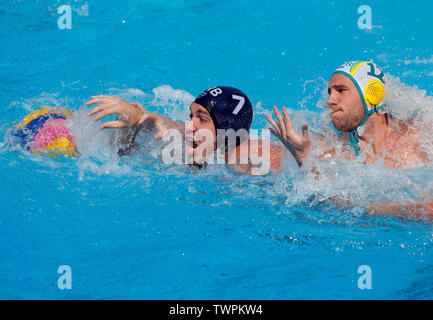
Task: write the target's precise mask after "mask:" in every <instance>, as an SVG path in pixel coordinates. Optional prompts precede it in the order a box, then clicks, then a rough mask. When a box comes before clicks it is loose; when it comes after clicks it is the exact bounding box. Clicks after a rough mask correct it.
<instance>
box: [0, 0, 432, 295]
mask: <svg viewBox="0 0 433 320" xmlns="http://www.w3.org/2000/svg"><path fill="white" fill-rule="evenodd" d="M65 4H66V5H70V6H71V7H72V9H73V10H72V29H70V30H60V29H59V28H58V26H57V20H58V19H59V17H60V16H61V14H58V13H57V8H58V7H59V6H61V5H65ZM366 4H367V5H369V6H370V7H371V9H372V22H373V23H372V24H373V29H372V30H368V31H366V30H360V29H359V28H358V26H357V20H358V18H359V16H360V14H358V13H357V9H358V7H359V5H360V4H359V3H358V2H357V1H342V0H341V1H329V2H323V1H306V2H299V3H292V2H288V1H255V0H254V1H252V0H238V1H228V0H227V1H205V0H192V1H173V0H170V1H166V0H153V1H150V0H149V1H145V0H143V1H138V0H137V1H122V2H120V1H113V0H109V1H80V0H77V1H54V0H51V1H48V0H43V1H37V2H35V1H17V0H15V1H8V0H5V1H2V2H1V3H0V22H1V23H0V35H1V41H0V134H1V137H2V138H1V140H0V174H1V177H2V178H1V192H0V254H1V256H0V258H1V263H0V298H1V299H26V298H31V299H75V298H77V299H113V298H114V299H292V298H300V299H384V298H385V299H386V298H391V299H432V298H433V286H432V283H433V281H432V280H433V276H432V275H433V273H432V270H433V255H432V253H433V252H432V249H433V248H432V241H433V232H432V231H433V230H432V225H431V223H430V222H426V221H422V222H419V221H413V220H411V219H406V218H394V217H389V216H386V217H380V216H379V217H371V216H368V215H367V214H366V212H365V208H366V207H367V206H368V203H369V199H372V200H375V199H380V197H383V198H384V199H397V200H399V201H400V200H402V199H403V200H404V199H405V198H411V199H412V198H416V195H417V194H421V195H426V194H431V190H432V185H431V182H430V181H432V179H431V177H430V176H431V173H429V172H433V171H432V170H431V169H432V168H431V165H425V166H421V167H417V168H414V169H408V170H397V171H391V170H384V169H383V167H382V166H381V165H380V164H378V165H377V166H370V167H365V166H360V165H357V164H355V163H353V164H350V163H349V164H347V163H346V164H342V163H337V164H336V165H335V164H334V165H333V166H330V168H329V170H328V174H329V180H326V179H325V181H323V182H319V183H317V184H313V181H314V179H312V178H311V177H310V176H309V175H308V172H307V171H305V170H298V169H297V168H296V164H295V163H294V161H293V159H291V158H290V157H287V158H286V159H285V163H286V168H285V169H284V170H282V172H280V173H279V174H275V175H272V176H270V177H266V178H263V177H247V176H242V175H238V174H236V173H233V172H232V171H231V170H229V169H227V168H226V167H224V166H214V167H212V166H211V167H210V168H208V169H206V170H193V169H190V168H188V167H186V166H167V165H164V164H162V163H161V162H159V161H157V160H156V159H155V157H154V156H153V153H154V152H155V149H157V147H158V145H157V144H156V143H154V142H152V141H151V140H149V139H147V138H146V137H142V141H143V144H144V145H145V146H147V148H146V149H147V150H148V152H143V153H140V154H138V155H135V156H131V157H123V158H118V157H117V153H116V150H115V147H113V146H111V145H110V143H109V136H110V133H109V132H108V131H103V132H100V131H98V129H97V125H95V124H93V123H91V122H90V121H88V120H87V118H86V117H85V111H86V110H87V108H86V107H85V106H84V103H85V102H86V101H87V99H88V98H89V97H90V96H91V95H94V94H113V95H117V96H120V97H123V98H125V99H127V100H128V101H130V102H133V101H138V102H140V103H143V104H144V105H145V106H146V107H147V108H148V109H149V110H157V111H160V112H165V113H167V114H169V115H170V116H171V117H173V118H175V119H178V120H180V119H184V118H186V117H187V115H188V113H187V112H188V111H187V108H188V103H189V102H191V98H192V96H195V95H197V94H199V93H200V92H201V91H203V90H204V89H206V88H208V87H211V86H214V85H230V86H235V87H238V88H240V89H241V90H243V91H244V92H245V93H247V94H248V96H249V97H250V100H251V101H252V103H253V105H255V111H256V113H255V117H254V120H253V128H265V127H266V120H265V118H264V114H265V113H266V112H268V111H270V110H271V109H272V106H273V105H277V106H282V105H285V106H288V107H290V108H291V109H293V112H295V110H298V111H301V113H299V114H300V116H299V117H300V119H299V120H303V119H307V120H311V121H312V122H313V124H314V123H315V122H314V121H318V119H320V114H321V111H322V110H321V108H320V106H318V105H317V103H318V101H319V99H320V98H321V97H322V91H323V89H324V88H326V81H327V80H328V78H329V76H330V75H331V73H332V71H333V70H334V69H335V68H336V67H337V66H339V65H340V64H341V63H342V62H344V61H350V60H369V59H374V61H375V62H376V63H378V64H379V65H381V66H382V67H383V68H384V69H385V71H386V72H387V73H390V74H391V75H393V76H395V77H398V78H399V79H400V81H401V82H402V83H405V84H406V85H407V86H408V87H409V88H411V89H412V90H414V91H413V92H415V93H416V94H417V97H418V100H417V101H418V102H419V101H421V102H425V104H426V105H428V104H429V103H431V100H429V98H428V97H425V96H431V95H433V81H432V80H433V41H432V36H433V22H432V20H431V11H432V9H433V3H432V2H431V1H413V2H411V4H410V5H408V4H407V2H405V1H374V2H371V3H366ZM408 17H412V18H410V19H409V18H408ZM415 86H417V88H415ZM421 90H425V92H422V91H421ZM410 92H412V91H410ZM413 92H412V93H413ZM407 101H408V103H409V104H410V102H411V99H410V98H409V99H408V100H407ZM414 101H415V100H414ZM418 102H417V103H418ZM47 104H48V105H53V106H54V105H62V106H67V107H69V108H70V109H72V110H76V111H77V115H78V117H77V122H76V123H75V124H74V125H73V127H74V130H75V133H76V135H77V136H79V138H80V141H79V144H78V147H79V149H80V152H81V153H82V157H80V158H79V159H70V158H66V159H62V158H56V159H53V158H47V157H44V156H37V155H33V154H27V153H25V152H23V151H22V150H19V149H17V148H16V147H14V146H11V145H10V143H9V133H8V132H9V131H8V130H9V128H11V126H12V125H13V122H14V121H17V120H20V119H21V118H22V117H24V116H25V115H26V114H27V113H29V112H30V111H33V110H36V109H38V108H40V107H41V106H43V105H47ZM430 105H431V104H430ZM295 114H296V113H294V115H295ZM295 119H296V116H295ZM295 123H297V125H298V124H300V123H302V121H295ZM335 173H338V174H339V175H338V178H337V176H336V175H335ZM375 188H377V189H375ZM335 194H346V195H347V194H348V195H350V196H351V197H352V199H353V201H354V203H355V204H356V205H355V207H354V208H337V207H335V205H333V204H332V203H330V202H328V201H326V198H327V197H330V196H332V195H335ZM376 196H377V198H375V197H376ZM61 265H69V266H70V267H71V270H72V289H71V290H60V289H59V288H58V286H57V280H58V278H59V276H60V274H58V273H57V270H58V267H59V266H61ZM361 265H368V266H370V267H371V270H372V289H371V290H360V289H359V288H358V285H357V283H358V279H359V277H360V276H361V275H360V274H358V273H357V270H358V267H359V266H361Z"/></svg>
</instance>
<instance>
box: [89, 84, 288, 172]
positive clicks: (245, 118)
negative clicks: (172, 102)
mask: <svg viewBox="0 0 433 320" xmlns="http://www.w3.org/2000/svg"><path fill="white" fill-rule="evenodd" d="M94 104H98V106H96V107H94V108H93V109H92V110H90V112H89V113H88V115H89V116H93V115H96V116H95V117H94V118H93V120H94V121H97V120H100V119H102V118H104V117H106V116H108V115H111V114H117V115H118V118H117V120H115V121H109V122H106V123H104V124H102V125H101V127H100V128H101V129H104V128H122V127H128V126H134V125H139V128H140V129H141V128H142V127H143V126H146V127H147V128H148V129H149V128H151V129H155V130H156V134H155V136H154V139H155V140H159V139H161V138H162V137H163V136H164V134H166V133H167V131H168V130H169V129H172V128H176V129H178V130H179V131H180V132H182V133H184V137H185V153H186V154H187V155H189V156H190V157H191V158H192V159H193V161H192V164H195V165H197V166H202V165H203V164H206V162H207V159H208V158H209V156H210V155H211V154H213V153H214V152H215V151H216V150H217V149H220V150H221V151H222V152H223V154H224V156H225V162H226V163H228V164H230V165H232V166H233V167H235V168H236V169H237V170H239V171H241V172H245V173H253V174H255V173H254V172H252V169H253V166H252V164H251V161H250V160H248V161H247V162H242V160H241V158H242V157H244V158H243V159H245V156H246V158H248V159H250V158H254V157H256V158H257V157H266V159H264V161H267V163H268V164H269V165H268V170H265V172H263V173H267V172H268V171H269V170H276V169H279V168H280V167H281V158H282V156H283V148H282V147H278V146H276V145H274V144H272V143H270V142H269V141H267V142H269V143H264V142H263V141H261V140H252V139H250V137H249V131H250V126H251V122H252V120H253V107H252V105H251V102H250V100H249V99H248V97H247V95H246V94H245V93H243V92H242V91H241V90H239V89H236V88H233V87H225V86H217V87H212V88H209V89H207V90H205V91H203V92H202V93H201V94H200V95H198V96H197V98H196V99H195V100H194V102H193V103H192V104H191V105H190V121H188V122H187V123H186V124H184V123H182V122H178V121H173V120H171V119H169V118H168V117H167V116H164V115H161V114H158V113H156V112H148V111H147V110H146V109H145V108H144V107H143V106H141V105H140V104H138V103H128V102H126V101H125V100H123V99H120V98H117V97H111V96H105V95H101V96H92V97H91V100H90V101H88V102H87V105H94ZM266 171H267V172H266Z"/></svg>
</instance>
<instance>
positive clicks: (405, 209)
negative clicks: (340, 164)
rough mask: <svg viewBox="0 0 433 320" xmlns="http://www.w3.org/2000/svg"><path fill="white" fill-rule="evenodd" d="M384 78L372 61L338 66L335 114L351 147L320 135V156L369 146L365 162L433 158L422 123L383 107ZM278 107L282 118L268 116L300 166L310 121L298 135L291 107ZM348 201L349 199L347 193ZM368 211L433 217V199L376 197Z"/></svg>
mask: <svg viewBox="0 0 433 320" xmlns="http://www.w3.org/2000/svg"><path fill="white" fill-rule="evenodd" d="M385 81H386V80H385V77H384V73H383V71H382V69H381V68H380V67H379V66H377V65H376V64H374V63H372V62H366V61H357V62H349V63H345V64H343V65H342V66H340V67H338V68H337V69H336V70H335V72H334V73H333V74H332V76H331V79H330V81H329V84H328V94H329V97H328V105H329V108H330V109H331V119H330V120H331V123H332V125H333V127H334V129H335V130H336V131H337V137H338V138H337V139H341V141H342V142H343V144H344V145H346V146H347V147H346V148H344V147H343V148H336V147H335V143H336V141H330V139H328V137H326V136H325V137H323V136H321V135H315V136H314V141H315V143H317V144H318V147H319V150H320V153H319V154H321V156H320V157H321V158H325V157H326V158H327V157H338V158H340V159H354V158H355V157H356V156H358V155H359V154H360V153H361V152H364V154H365V161H364V163H374V162H375V161H376V160H377V159H379V157H382V158H383V159H384V162H385V164H386V166H388V167H390V168H405V167H410V166H413V165H415V164H418V163H424V162H429V161H430V160H429V157H428V155H427V153H426V152H425V151H423V150H422V148H421V145H420V141H419V130H420V129H419V128H418V127H416V126H414V125H413V123H412V121H402V120H398V119H393V118H391V117H390V115H389V113H386V112H384V105H383V98H384V96H385V94H386V92H385ZM387 107H390V106H387ZM274 112H275V115H276V117H277V119H278V122H276V121H275V120H273V119H272V117H271V116H270V115H267V116H266V117H267V119H268V121H269V123H270V124H271V126H272V128H270V130H271V132H272V133H273V134H274V135H275V136H277V137H278V138H279V139H280V140H281V142H282V143H283V144H284V145H285V146H286V148H287V149H288V150H289V151H290V152H291V153H292V155H293V156H294V157H295V159H296V160H297V162H298V165H299V166H301V165H302V163H303V161H304V160H305V159H306V158H307V157H308V156H309V154H310V150H311V149H312V140H311V139H310V136H309V134H308V124H304V125H303V126H302V135H298V134H297V133H296V132H295V131H294V129H293V126H292V122H291V119H290V117H289V115H288V113H287V110H286V108H284V107H283V114H282V115H281V113H280V112H279V111H278V109H277V107H274ZM330 136H331V137H332V136H334V135H330ZM316 173H318V172H316ZM344 201H345V202H346V203H350V200H348V199H345V200H344ZM368 211H369V213H380V214H390V215H399V214H410V215H413V216H415V215H421V216H423V217H425V216H426V214H428V215H429V217H431V218H433V215H432V212H433V200H432V199H427V198H423V199H419V201H418V203H417V204H406V203H399V202H393V201H386V202H382V203H371V204H370V208H369V210H368Z"/></svg>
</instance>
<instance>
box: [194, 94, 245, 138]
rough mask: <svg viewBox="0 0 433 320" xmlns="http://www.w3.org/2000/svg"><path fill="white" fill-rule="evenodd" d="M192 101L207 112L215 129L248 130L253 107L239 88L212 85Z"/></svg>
mask: <svg viewBox="0 0 433 320" xmlns="http://www.w3.org/2000/svg"><path fill="white" fill-rule="evenodd" d="M194 103H198V104H199V105H201V106H203V107H204V108H205V109H206V110H207V111H208V112H209V114H210V116H211V117H212V120H213V123H214V125H215V129H216V130H218V129H224V130H228V129H233V130H235V131H238V130H239V129H245V130H247V131H249V130H250V126H251V122H252V121H253V107H252V105H251V102H250V99H248V97H247V95H246V94H245V93H243V92H242V91H241V90H238V89H236V88H233V87H212V88H209V89H207V90H205V91H203V92H202V93H200V95H199V96H198V97H197V98H196V99H195V100H194Z"/></svg>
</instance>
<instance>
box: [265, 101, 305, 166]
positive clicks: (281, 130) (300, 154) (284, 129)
mask: <svg viewBox="0 0 433 320" xmlns="http://www.w3.org/2000/svg"><path fill="white" fill-rule="evenodd" d="M274 113H275V115H276V117H277V121H278V122H276V121H275V120H274V119H272V116H270V115H269V114H267V115H266V118H267V119H268V121H269V123H270V124H271V125H272V127H273V128H269V130H270V131H271V133H272V134H273V135H275V136H276V137H277V138H278V139H280V141H281V142H282V143H283V144H284V146H285V147H286V148H287V149H288V150H289V151H290V152H291V153H292V155H293V156H294V157H295V159H296V161H297V163H298V165H299V166H301V165H302V161H303V159H304V158H305V157H306V156H307V153H308V151H310V149H311V140H310V136H309V134H308V124H307V123H305V124H304V125H303V126H302V135H299V134H297V133H296V132H295V130H294V129H293V126H292V120H291V119H290V117H289V114H288V113H287V109H286V107H283V115H281V113H280V111H278V108H277V107H276V106H274Z"/></svg>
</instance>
